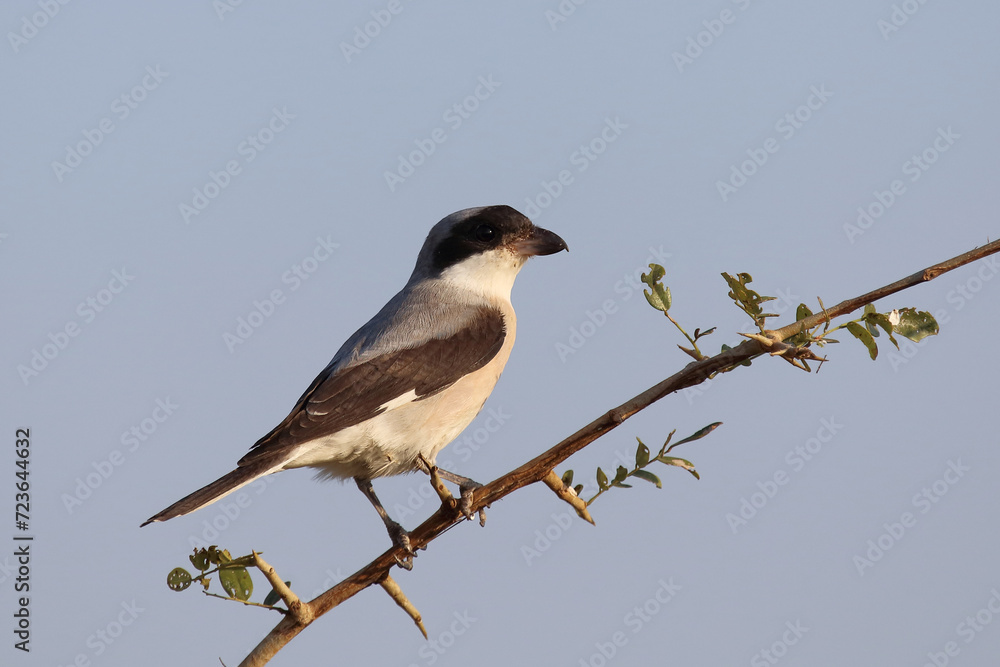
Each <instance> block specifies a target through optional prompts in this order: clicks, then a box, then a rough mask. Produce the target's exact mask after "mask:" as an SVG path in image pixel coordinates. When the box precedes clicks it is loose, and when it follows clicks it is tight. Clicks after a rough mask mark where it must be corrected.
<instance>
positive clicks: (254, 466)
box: [142, 205, 569, 566]
mask: <svg viewBox="0 0 1000 667" xmlns="http://www.w3.org/2000/svg"><path fill="white" fill-rule="evenodd" d="M562 250H569V248H568V246H567V245H566V242H565V241H564V240H563V239H562V238H561V237H560V236H558V235H557V234H555V233H553V232H551V231H549V230H547V229H543V228H541V227H538V226H536V225H534V223H532V222H531V220H529V219H528V218H527V217H525V216H524V215H523V214H521V213H520V212H518V211H517V210H515V209H514V208H512V207H510V206H506V205H497V206H483V207H477V208H468V209H464V210H461V211H457V212H455V213H452V214H450V215H448V216H446V217H445V218H443V219H442V220H441V221H440V222H438V223H437V224H435V225H434V226H433V227H432V228H431V230H430V232H429V233H428V235H427V238H426V240H425V241H424V243H423V246H422V247H421V248H420V252H419V254H418V255H417V261H416V264H415V266H414V268H413V272H412V274H411V275H410V278H409V280H408V281H407V282H406V284H405V285H404V286H403V288H402V289H401V290H400V291H399V292H398V293H397V294H396V295H395V296H393V297H392V298H391V299H390V300H389V301H388V303H386V304H385V306H383V307H382V309H381V310H380V311H379V312H378V313H377V314H376V315H375V316H374V317H372V318H371V319H370V320H369V321H368V322H367V323H366V324H365V325H364V326H362V327H361V328H360V329H358V330H357V331H356V332H355V333H354V335H352V336H351V337H350V338H348V339H347V341H346V342H345V343H344V344H343V345H342V346H341V347H340V349H339V350H338V351H337V353H336V354H335V355H334V357H333V359H332V360H331V361H330V363H329V364H328V365H327V366H326V367H325V368H324V369H323V370H322V371H321V372H320V373H319V375H318V376H317V377H316V379H315V380H313V382H312V384H310V385H309V387H308V389H306V390H305V392H304V393H303V394H302V396H301V397H300V398H299V400H298V401H297V402H296V403H295V405H294V407H293V408H292V410H291V412H290V413H289V414H288V416H287V417H285V419H284V420H282V422H281V423H280V424H278V425H277V426H275V427H274V429H272V430H271V432H270V433H268V434H267V435H265V436H264V437H262V438H260V440H258V441H257V442H256V443H255V444H254V445H253V446H252V447H251V448H250V451H249V452H247V454H246V455H245V456H243V458H241V459H240V460H239V461H238V463H237V467H236V469H235V470H233V471H232V472H229V473H227V474H225V475H223V476H222V477H220V478H219V479H217V480H216V481H214V482H212V483H211V484H208V485H207V486H205V487H203V488H201V489H198V490H197V491H195V492H193V493H191V494H189V495H187V496H185V497H184V498H182V499H180V500H178V501H177V502H175V503H174V504H173V505H170V506H169V507H167V508H166V509H164V510H163V511H161V512H159V513H158V514H155V515H153V516H152V517H150V518H149V519H148V520H147V521H145V522H144V523H143V524H142V525H143V526H145V525H148V524H150V523H155V522H160V521H167V520H168V519H172V518H174V517H178V516H182V515H185V514H189V513H191V512H194V511H195V510H198V509H201V508H202V507H205V506H206V505H209V504H211V503H213V502H215V501H217V500H219V499H220V498H222V497H224V496H226V495H228V494H230V493H232V492H234V491H236V490H237V489H239V488H240V487H243V486H245V485H247V484H249V483H251V482H253V481H254V480H257V479H259V478H261V477H264V476H265V475H270V474H273V473H276V472H279V471H283V470H289V469H293V468H303V467H307V468H312V469H315V470H317V475H316V476H317V478H319V479H340V480H345V481H346V480H348V479H353V480H354V481H355V483H356V484H357V486H358V488H359V489H360V490H361V491H362V493H364V495H365V497H367V498H368V500H369V501H370V502H371V504H372V505H373V506H374V508H375V510H376V511H377V512H378V515H379V517H381V519H382V521H383V522H384V523H385V527H386V530H387V531H388V533H389V537H390V539H391V540H392V543H393V545H394V546H395V547H399V548H401V549H403V551H404V552H405V554H407V557H411V556H412V555H413V551H412V549H411V545H410V539H409V533H408V532H407V531H406V530H405V529H403V527H402V526H401V525H400V524H399V523H397V522H396V521H394V520H393V519H392V518H391V517H390V516H389V514H388V513H387V512H386V510H385V508H384V507H383V506H382V503H381V502H380V501H379V499H378V497H377V496H376V495H375V490H374V488H373V486H372V480H373V479H377V478H380V477H387V476H391V475H400V474H404V473H411V472H416V471H423V472H425V473H430V472H431V469H430V468H429V467H428V466H435V458H436V456H437V454H438V452H440V451H441V450H442V449H443V448H444V447H445V446H446V445H447V444H448V443H450V442H451V441H452V440H454V439H455V438H456V437H458V435H459V434H460V433H461V432H462V430H463V429H465V427H466V426H468V425H469V423H470V422H471V421H472V420H473V419H474V418H475V416H476V415H477V414H478V413H479V411H480V410H481V409H482V408H483V405H484V404H485V402H486V399H487V398H489V396H490V394H491V393H492V391H493V388H494V387H495V386H496V383H497V380H498V379H499V378H500V373H501V372H502V371H503V369H504V366H505V365H506V364H507V360H508V358H509V357H510V353H511V347H512V346H513V345H514V338H515V335H516V330H517V320H516V317H515V314H514V307H513V305H512V304H511V300H510V293H511V289H512V288H513V285H514V279H515V278H516V277H517V274H518V272H519V271H520V270H521V268H522V267H523V266H524V264H525V263H526V262H527V260H528V259H529V258H531V257H533V256H540V255H551V254H555V253H557V252H559V251H562ZM437 472H438V474H439V475H440V477H441V478H442V479H446V480H448V481H451V482H453V483H455V484H458V485H459V490H460V495H461V502H460V505H459V506H460V509H461V511H462V512H463V514H465V516H466V517H467V518H470V519H471V518H472V514H471V511H470V505H471V499H472V492H473V490H474V489H475V488H478V487H479V486H480V485H479V484H478V483H477V482H475V481H473V480H472V479H470V478H467V477H463V476H461V475H457V474H455V473H452V472H449V471H446V470H443V469H439V468H438V469H437ZM397 561H399V558H398V557H397ZM410 562H411V563H412V558H411V560H410ZM400 564H404V563H403V562H400ZM411 566H412V565H411Z"/></svg>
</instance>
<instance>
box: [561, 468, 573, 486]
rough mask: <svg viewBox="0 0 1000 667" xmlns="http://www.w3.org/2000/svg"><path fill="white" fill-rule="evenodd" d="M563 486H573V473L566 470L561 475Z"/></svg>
mask: <svg viewBox="0 0 1000 667" xmlns="http://www.w3.org/2000/svg"><path fill="white" fill-rule="evenodd" d="M562 483H563V486H573V471H572V470H567V471H566V472H564V473H563V475H562Z"/></svg>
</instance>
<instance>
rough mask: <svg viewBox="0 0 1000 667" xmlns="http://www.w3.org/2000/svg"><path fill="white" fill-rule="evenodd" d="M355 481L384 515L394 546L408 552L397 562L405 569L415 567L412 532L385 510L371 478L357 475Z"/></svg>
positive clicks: (381, 515) (382, 515)
mask: <svg viewBox="0 0 1000 667" xmlns="http://www.w3.org/2000/svg"><path fill="white" fill-rule="evenodd" d="M354 481H355V482H356V483H357V485H358V488H359V489H361V493H363V494H365V498H367V499H368V502H370V503H371V504H372V506H373V507H374V508H375V511H376V512H378V515H379V516H380V517H382V521H383V522H384V523H385V529H386V530H387V531H389V539H391V540H392V544H393V546H396V547H399V548H400V549H402V550H403V551H405V552H406V556H405V557H404V558H403V559H402V560H401V559H400V558H399V557H397V558H396V563H397V564H398V565H399V566H400V567H401V568H403V569H406V570H411V569H413V557H414V556H415V555H416V554H415V553H414V552H413V549H412V548H411V547H410V534H409V533H408V532H406V530H405V529H404V528H403V527H402V526H401V525H399V524H398V523H396V522H395V521H393V520H392V519H391V518H390V517H389V513H388V512H386V511H385V508H384V507H382V502H381V501H380V500H379V499H378V496H376V495H375V489H374V488H372V481H371V480H370V479H362V478H360V477H355V478H354Z"/></svg>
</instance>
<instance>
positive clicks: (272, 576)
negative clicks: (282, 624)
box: [251, 551, 314, 625]
mask: <svg viewBox="0 0 1000 667" xmlns="http://www.w3.org/2000/svg"><path fill="white" fill-rule="evenodd" d="M251 555H252V556H253V564H254V565H255V566H256V567H257V569H258V570H260V571H261V573H262V574H263V575H264V577H265V578H266V579H267V581H268V583H269V584H271V588H273V589H274V592H275V593H277V594H278V595H280V596H281V599H282V600H284V601H285V606H286V607H288V613H289V614H291V615H292V617H293V618H295V620H296V621H298V622H299V623H302V624H303V625H308V624H309V623H311V622H312V620H313V618H314V616H313V610H312V607H311V606H309V603H307V602H302V600H300V599H299V596H298V595H296V594H295V593H293V592H292V589H291V588H289V587H288V585H287V584H285V582H284V581H282V579H281V577H279V576H278V573H277V572H276V571H275V569H274V568H273V567H272V566H271V565H270V564H269V563H268V562H267V561H265V560H264V559H263V558H261V557H260V554H259V553H257V552H256V551H253V552H251Z"/></svg>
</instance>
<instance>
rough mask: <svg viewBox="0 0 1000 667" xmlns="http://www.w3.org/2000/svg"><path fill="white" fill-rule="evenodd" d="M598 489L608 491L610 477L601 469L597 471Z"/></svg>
mask: <svg viewBox="0 0 1000 667" xmlns="http://www.w3.org/2000/svg"><path fill="white" fill-rule="evenodd" d="M597 488H598V489H600V490H601V491H606V490H607V488H608V476H607V475H606V474H605V473H604V471H603V470H601V469H600V468H598V469H597Z"/></svg>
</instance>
